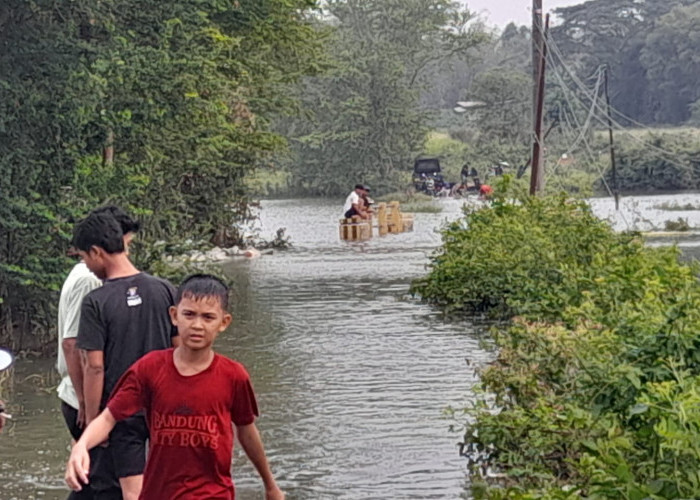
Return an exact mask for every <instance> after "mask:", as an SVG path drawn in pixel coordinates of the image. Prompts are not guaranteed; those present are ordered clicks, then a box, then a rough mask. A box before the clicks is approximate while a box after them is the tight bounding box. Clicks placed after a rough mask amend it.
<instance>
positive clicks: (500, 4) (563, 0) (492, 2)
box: [462, 0, 585, 28]
mask: <svg viewBox="0 0 700 500" xmlns="http://www.w3.org/2000/svg"><path fill="white" fill-rule="evenodd" d="M584 1H585V0H542V4H543V7H544V12H545V14H546V13H547V12H550V11H551V10H553V9H554V8H556V7H566V6H568V5H576V4H580V3H584ZM462 3H465V4H466V5H467V6H468V7H469V10H471V11H472V12H476V13H477V14H481V15H482V16H483V17H484V18H486V19H487V21H488V24H495V25H496V26H498V27H500V28H503V27H504V26H505V25H507V24H508V23H509V22H511V21H514V22H515V23H516V24H525V25H528V26H530V25H531V24H532V12H531V10H532V0H462Z"/></svg>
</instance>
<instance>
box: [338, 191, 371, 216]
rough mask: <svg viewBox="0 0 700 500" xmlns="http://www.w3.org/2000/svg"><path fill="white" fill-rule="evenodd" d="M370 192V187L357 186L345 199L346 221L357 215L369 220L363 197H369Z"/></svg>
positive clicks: (344, 212) (344, 211)
mask: <svg viewBox="0 0 700 500" xmlns="http://www.w3.org/2000/svg"><path fill="white" fill-rule="evenodd" d="M369 191H370V189H369V187H367V186H365V185H364V184H356V185H355V189H354V190H353V191H352V192H351V193H350V194H349V195H348V197H347V198H346V199H345V205H344V206H343V214H344V216H345V218H346V219H349V218H350V217H353V216H355V215H359V216H360V217H361V218H363V219H368V218H369V213H368V212H367V207H365V206H364V203H363V201H362V197H363V196H367V193H369Z"/></svg>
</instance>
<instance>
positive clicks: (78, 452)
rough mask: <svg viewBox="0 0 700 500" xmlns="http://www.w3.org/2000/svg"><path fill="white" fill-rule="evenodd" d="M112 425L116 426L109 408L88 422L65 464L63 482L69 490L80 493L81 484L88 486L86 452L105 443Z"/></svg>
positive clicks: (88, 456)
mask: <svg viewBox="0 0 700 500" xmlns="http://www.w3.org/2000/svg"><path fill="white" fill-rule="evenodd" d="M114 424H116V420H115V419H114V417H113V416H112V413H111V412H110V411H109V408H105V409H104V411H103V412H102V413H100V415H99V416H98V417H97V418H96V419H94V420H93V421H92V422H90V425H88V426H87V428H86V429H85V432H83V435H82V436H81V437H80V439H79V440H78V442H77V443H75V446H73V449H72V450H71V453H70V458H69V459H68V463H67V464H66V475H65V480H66V484H67V485H68V486H69V487H70V489H72V490H75V491H80V490H81V489H82V485H83V484H88V473H89V471H90V455H89V453H88V450H90V449H92V448H94V447H95V446H97V445H98V444H100V443H102V442H103V441H105V440H106V439H107V438H108V437H109V433H110V432H111V431H112V429H113V428H114Z"/></svg>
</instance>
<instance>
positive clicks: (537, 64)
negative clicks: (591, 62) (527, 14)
mask: <svg viewBox="0 0 700 500" xmlns="http://www.w3.org/2000/svg"><path fill="white" fill-rule="evenodd" d="M548 29H549V14H547V22H546V26H545V27H544V29H543V27H542V0H533V2H532V74H533V78H534V83H533V99H532V102H533V108H532V111H533V130H534V136H535V137H534V141H533V146H532V170H531V172H530V194H531V195H535V194H537V193H538V192H540V191H542V188H543V186H544V171H543V170H544V168H543V163H544V162H543V161H542V149H543V146H544V145H543V142H544V138H543V137H542V122H543V114H544V113H543V111H544V82H545V78H544V72H545V67H546V63H547V42H546V32H547V31H548Z"/></svg>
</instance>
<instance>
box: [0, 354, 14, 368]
mask: <svg viewBox="0 0 700 500" xmlns="http://www.w3.org/2000/svg"><path fill="white" fill-rule="evenodd" d="M12 361H13V357H12V354H10V353H9V351H6V350H5V349H0V372H1V371H3V370H6V369H8V368H9V367H10V365H11V364H12Z"/></svg>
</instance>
